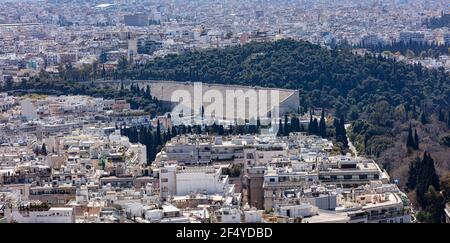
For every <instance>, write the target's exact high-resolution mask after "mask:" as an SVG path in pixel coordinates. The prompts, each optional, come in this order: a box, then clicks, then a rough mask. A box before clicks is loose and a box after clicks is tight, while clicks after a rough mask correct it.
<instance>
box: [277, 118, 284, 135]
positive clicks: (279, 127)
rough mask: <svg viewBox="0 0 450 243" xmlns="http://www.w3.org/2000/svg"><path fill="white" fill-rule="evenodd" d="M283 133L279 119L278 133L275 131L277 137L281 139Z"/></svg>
mask: <svg viewBox="0 0 450 243" xmlns="http://www.w3.org/2000/svg"><path fill="white" fill-rule="evenodd" d="M283 134H284V132H283V123H282V122H281V119H280V120H279V122H278V131H277V136H278V137H281V136H283Z"/></svg>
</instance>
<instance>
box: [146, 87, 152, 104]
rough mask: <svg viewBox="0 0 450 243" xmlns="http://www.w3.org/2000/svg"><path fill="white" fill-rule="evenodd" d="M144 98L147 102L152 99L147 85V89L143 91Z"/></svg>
mask: <svg viewBox="0 0 450 243" xmlns="http://www.w3.org/2000/svg"><path fill="white" fill-rule="evenodd" d="M145 97H146V98H147V99H149V100H151V99H152V95H151V90H150V85H148V84H147V88H146V89H145Z"/></svg>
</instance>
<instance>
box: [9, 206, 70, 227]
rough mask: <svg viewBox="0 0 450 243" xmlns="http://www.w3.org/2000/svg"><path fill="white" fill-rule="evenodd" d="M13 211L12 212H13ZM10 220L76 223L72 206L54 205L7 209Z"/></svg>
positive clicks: (18, 221)
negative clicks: (28, 208) (44, 207)
mask: <svg viewBox="0 0 450 243" xmlns="http://www.w3.org/2000/svg"><path fill="white" fill-rule="evenodd" d="M11 211H12V212H11ZM6 212H7V213H6V214H7V219H8V222H17V223H75V216H74V213H73V209H72V208H63V207H52V208H49V209H48V210H43V211H40V210H29V211H28V210H18V209H17V208H16V209H12V210H6Z"/></svg>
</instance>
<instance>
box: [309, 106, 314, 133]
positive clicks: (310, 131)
mask: <svg viewBox="0 0 450 243" xmlns="http://www.w3.org/2000/svg"><path fill="white" fill-rule="evenodd" d="M308 133H309V134H314V128H313V117H312V112H311V111H310V112H309V125H308Z"/></svg>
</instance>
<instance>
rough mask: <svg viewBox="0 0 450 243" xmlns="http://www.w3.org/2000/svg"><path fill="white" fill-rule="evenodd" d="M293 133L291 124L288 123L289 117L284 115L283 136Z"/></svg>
mask: <svg viewBox="0 0 450 243" xmlns="http://www.w3.org/2000/svg"><path fill="white" fill-rule="evenodd" d="M290 132H291V129H290V126H289V123H288V116H287V114H285V115H284V129H283V135H284V136H288V135H289V133H290Z"/></svg>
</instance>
